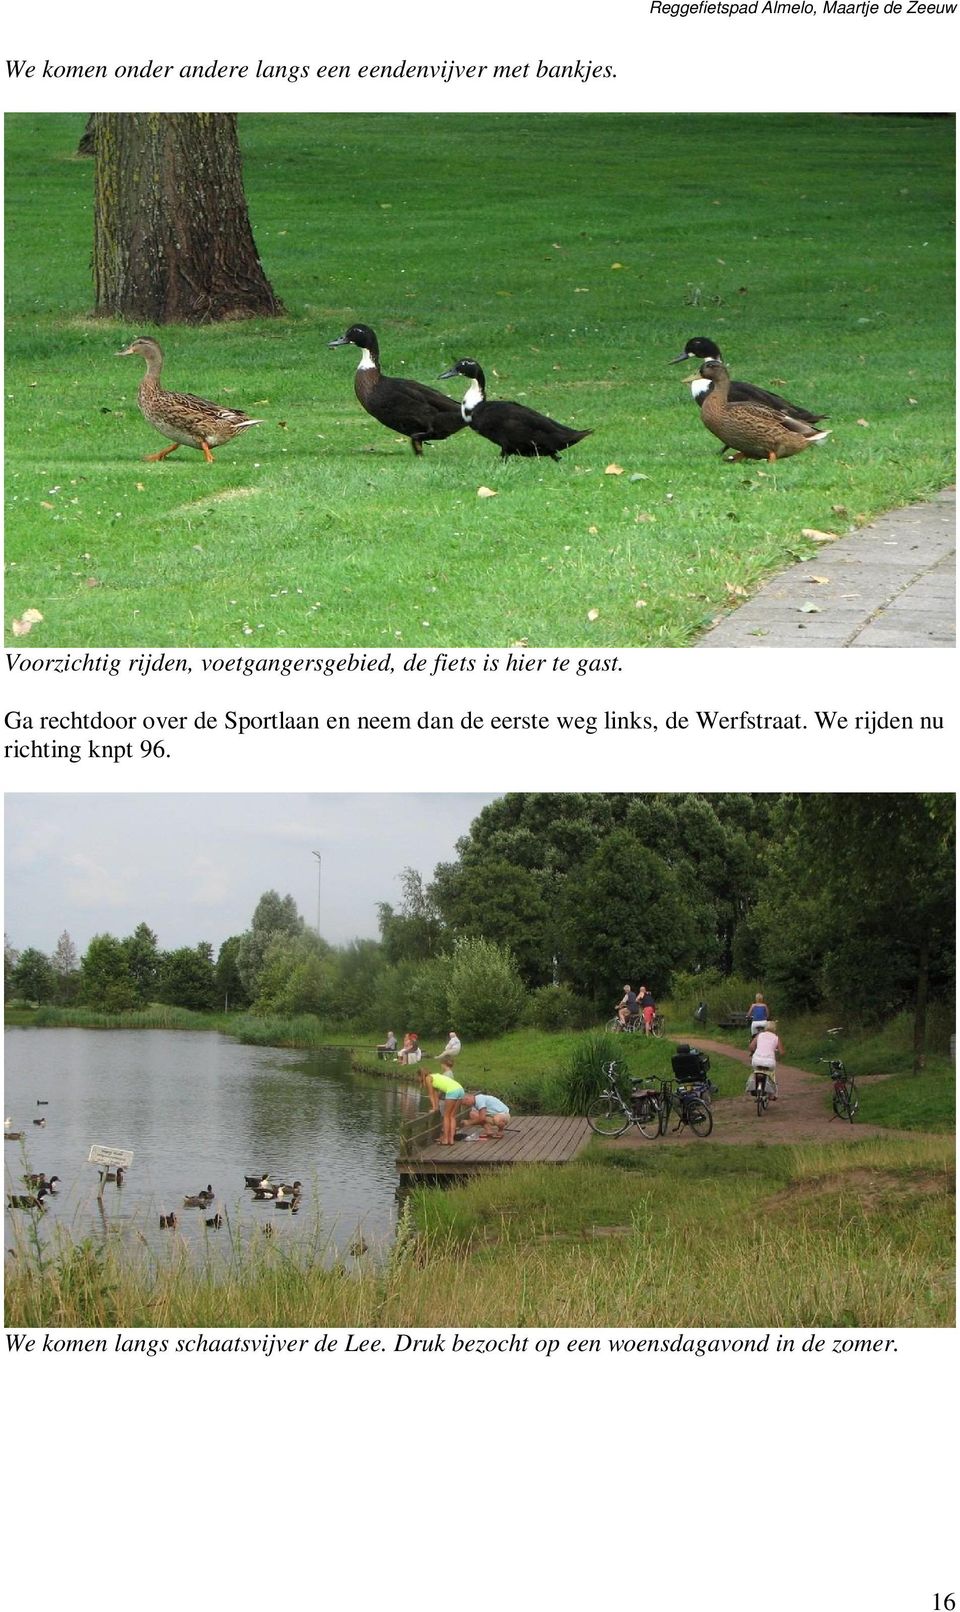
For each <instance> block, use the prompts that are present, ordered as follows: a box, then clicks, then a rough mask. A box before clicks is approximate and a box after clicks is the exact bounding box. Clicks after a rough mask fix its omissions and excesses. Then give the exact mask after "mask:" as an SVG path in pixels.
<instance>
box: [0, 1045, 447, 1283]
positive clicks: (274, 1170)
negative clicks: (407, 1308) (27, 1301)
mask: <svg viewBox="0 0 960 1612" xmlns="http://www.w3.org/2000/svg"><path fill="white" fill-rule="evenodd" d="M5 1054H6V1079H5V1093H6V1095H5V1106H4V1113H5V1114H6V1115H9V1117H10V1119H11V1121H12V1128H13V1129H14V1130H23V1131H24V1132H25V1135H24V1139H23V1141H22V1142H20V1143H17V1142H11V1141H7V1142H5V1143H4V1166H5V1176H6V1185H5V1190H6V1192H7V1193H9V1192H24V1191H26V1190H27V1189H26V1188H25V1187H24V1185H23V1182H22V1180H21V1177H22V1176H23V1175H24V1174H25V1173H26V1172H28V1171H33V1172H36V1171H41V1170H42V1171H43V1172H44V1173H45V1174H46V1175H47V1176H51V1175H58V1176H59V1177H60V1188H59V1191H58V1192H57V1193H56V1194H55V1195H54V1196H52V1197H49V1198H47V1200H46V1213H44V1214H43V1215H39V1216H32V1215H30V1214H28V1213H24V1212H23V1211H17V1210H10V1209H9V1208H8V1209H7V1224H6V1232H7V1239H6V1246H7V1247H8V1248H9V1247H11V1246H13V1245H14V1242H15V1240H16V1238H18V1237H19V1238H20V1239H21V1240H22V1239H23V1237H24V1236H25V1235H26V1234H27V1233H28V1232H29V1227H30V1222H31V1221H32V1220H34V1219H36V1221H37V1223H38V1225H39V1226H40V1228H41V1235H42V1236H43V1237H44V1238H47V1237H49V1235H50V1233H51V1231H52V1230H53V1229H54V1228H56V1227H57V1226H62V1227H67V1228H69V1230H70V1231H71V1233H72V1234H73V1235H74V1236H76V1237H82V1236H87V1235H97V1236H102V1235H103V1234H104V1231H105V1230H106V1231H107V1232H108V1233H109V1232H114V1233H116V1234H117V1235H118V1236H119V1237H120V1238H121V1239H125V1241H126V1242H127V1243H128V1244H129V1245H130V1247H131V1248H134V1247H139V1248H141V1249H142V1248H144V1247H145V1246H146V1247H149V1248H151V1249H154V1250H156V1249H157V1248H159V1247H161V1246H169V1245H170V1243H171V1241H172V1239H173V1238H174V1237H175V1238H177V1239H181V1240H185V1241H186V1244H187V1246H188V1247H191V1248H194V1249H196V1250H208V1251H212V1252H213V1253H214V1255H215V1256H216V1254H217V1249H218V1248H219V1247H220V1245H221V1244H222V1251H223V1254H224V1255H227V1254H228V1253H229V1251H230V1249H231V1247H233V1246H234V1245H235V1243H236V1241H237V1238H238V1237H239V1239H240V1240H241V1241H243V1240H246V1239H247V1238H248V1237H251V1236H260V1235H261V1232H262V1228H263V1227H264V1226H268V1225H269V1226H270V1227H271V1233H270V1234H271V1235H272V1236H274V1237H280V1238H283V1239H290V1240H291V1241H298V1242H303V1241H304V1240H306V1239H309V1240H310V1242H311V1243H315V1244H316V1245H317V1249H318V1257H319V1258H322V1259H324V1260H325V1261H327V1262H332V1261H333V1260H334V1259H336V1258H338V1257H344V1256H346V1255H347V1254H348V1250H349V1248H350V1245H351V1244H352V1243H354V1242H355V1240H356V1238H357V1235H358V1232H359V1233H361V1234H362V1237H363V1239H364V1241H365V1242H366V1243H367V1244H368V1245H369V1246H370V1249H371V1252H375V1251H377V1250H383V1249H384V1248H386V1247H388V1246H389V1243H390V1241H391V1239H392V1236H393V1231H394V1227H395V1224H396V1213H397V1199H396V1190H397V1173H396V1168H395V1159H396V1154H397V1138H398V1135H399V1130H400V1125H401V1121H402V1120H403V1119H405V1118H411V1117H413V1115H414V1114H416V1113H417V1112H418V1111H419V1110H420V1108H421V1106H422V1104H423V1103H424V1102H425V1099H424V1098H423V1096H422V1093H421V1090H420V1088H419V1086H418V1085H416V1084H410V1083H408V1081H407V1080H406V1079H404V1080H395V1079H391V1078H389V1077H387V1078H383V1079H380V1078H376V1077H374V1076H369V1075H358V1074H356V1073H354V1072H353V1071H352V1070H351V1069H350V1065H349V1055H348V1053H347V1052H345V1051H343V1050H340V1049H332V1048H331V1049H324V1050H322V1051H310V1052H302V1051H290V1050H287V1049H285V1048H278V1047H248V1046H242V1045H240V1044H239V1043H237V1042H235V1041H232V1040H231V1039H230V1038H229V1037H227V1036H222V1035H218V1034H216V1033H212V1032H201V1031H190V1030H186V1031H168V1030H77V1029H39V1028H38V1029H32V1028H27V1029H19V1028H11V1029H8V1030H7V1031H6V1032H5ZM38 1099H41V1100H45V1105H46V1106H40V1105H39V1104H38ZM39 1118H43V1119H44V1120H45V1122H46V1123H45V1125H44V1126H43V1127H40V1126H36V1125H34V1124H33V1121H34V1120H35V1119H39ZM93 1143H99V1144H100V1145H102V1146H107V1147H122V1148H127V1149H130V1150H131V1151H132V1152H133V1155H134V1158H133V1165H132V1167H131V1169H130V1170H129V1171H128V1172H127V1175H126V1179H125V1180H124V1182H123V1184H122V1186H121V1187H120V1188H119V1189H118V1188H117V1187H116V1186H115V1185H114V1184H112V1183H109V1184H108V1185H107V1186H106V1187H105V1189H104V1194H103V1206H102V1212H101V1208H100V1205H99V1204H98V1200H97V1190H98V1186H99V1174H98V1171H97V1169H96V1167H95V1166H94V1165H91V1164H87V1163H86V1158H87V1154H88V1153H89V1151H90V1147H91V1145H92V1144H93ZM260 1171H267V1172H269V1174H270V1176H271V1179H273V1180H275V1181H287V1182H290V1181H295V1180H300V1181H302V1182H303V1196H302V1199H301V1202H300V1207H299V1210H298V1213H297V1214H296V1215H291V1214H290V1212H289V1211H287V1212H285V1213H284V1212H281V1211H279V1210H278V1209H277V1207H276V1205H275V1204H273V1203H270V1202H267V1203H257V1202H255V1201H254V1199H253V1195H252V1193H251V1192H249V1191H246V1190H245V1189H244V1176H246V1175H252V1174H254V1173H256V1172H260ZM208 1183H209V1184H210V1185H212V1187H213V1190H214V1194H215V1199H216V1201H215V1204H214V1205H212V1206H211V1207H209V1208H208V1209H207V1210H206V1211H203V1210H199V1209H186V1208H184V1207H183V1199H184V1196H185V1195H186V1194H196V1193H199V1192H200V1191H201V1189H203V1188H205V1187H206V1186H207V1185H208ZM5 1201H6V1200H5ZM170 1210H175V1211H176V1214H177V1222H178V1224H177V1228H176V1232H175V1233H173V1234H171V1233H170V1232H169V1231H161V1230H160V1223H159V1222H160V1214H161V1213H162V1212H169V1211H170ZM217 1211H219V1212H220V1213H221V1214H223V1216H224V1217H225V1219H226V1222H227V1228H226V1230H224V1231H221V1232H219V1233H215V1232H213V1231H210V1230H208V1229H207V1227H206V1225H205V1221H206V1219H207V1217H208V1216H213V1214H214V1213H215V1212H217ZM11 1222H12V1224H11Z"/></svg>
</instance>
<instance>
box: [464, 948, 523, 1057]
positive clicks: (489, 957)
mask: <svg viewBox="0 0 960 1612" xmlns="http://www.w3.org/2000/svg"><path fill="white" fill-rule="evenodd" d="M523 1000H524V991H523V984H522V982H521V979H520V975H519V973H518V971H517V964H516V959H515V958H514V957H513V955H512V954H511V953H510V951H508V949H507V948H506V946H496V945H494V944H493V942H492V941H489V940H464V941H461V942H460V944H459V945H458V946H457V948H456V951H455V952H454V954H453V959H452V962H451V966H450V984H449V990H448V995H447V1005H448V1007H449V1009H450V1024H451V1026H452V1027H453V1028H454V1029H455V1030H457V1031H458V1032H460V1033H461V1034H463V1035H467V1036H493V1035H502V1034H503V1032H504V1031H505V1030H510V1029H512V1028H513V1026H514V1025H515V1024H516V1022H517V1020H518V1019H519V1017H520V1013H521V1011H522V1008H523Z"/></svg>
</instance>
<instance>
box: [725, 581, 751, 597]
mask: <svg viewBox="0 0 960 1612" xmlns="http://www.w3.org/2000/svg"><path fill="white" fill-rule="evenodd" d="M723 585H724V587H725V588H726V590H727V592H728V593H730V594H733V595H734V596H735V597H736V598H738V599H745V598H746V597H747V590H746V588H742V587H741V586H740V583H739V582H725V583H724V584H723Z"/></svg>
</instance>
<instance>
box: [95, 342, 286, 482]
mask: <svg viewBox="0 0 960 1612" xmlns="http://www.w3.org/2000/svg"><path fill="white" fill-rule="evenodd" d="M132 354H139V356H140V357H141V358H142V359H144V360H145V362H146V366H147V372H146V374H145V375H144V377H143V380H142V381H141V382H140V388H139V390H138V392H137V402H138V404H139V405H140V413H141V414H142V415H143V417H144V419H145V420H146V421H147V422H148V424H150V425H152V426H153V427H154V428H155V429H156V430H157V431H159V432H160V435H161V436H162V437H170V439H171V440H172V442H173V446H172V447H171V448H161V450H160V452H159V453H148V454H146V455H145V458H146V462H147V463H148V464H152V463H154V462H155V461H156V460H158V459H166V458H167V457H168V456H169V455H170V454H171V453H176V451H177V449H178V448H180V447H184V448H199V449H200V450H201V451H202V453H203V457H204V458H205V459H206V461H207V464H208V465H212V464H213V454H212V453H211V452H210V449H211V448H222V447H223V445H224V443H225V442H230V441H232V439H233V438H234V437H236V436H239V435H240V432H241V431H246V429H247V427H248V426H251V425H263V421H262V420H252V419H251V418H250V416H249V414H243V413H241V411H240V410H239V409H223V408H221V407H220V405H219V403H209V402H208V401H207V400H206V398H202V397H192V396H191V395H190V393H189V392H165V391H164V389H163V387H162V386H161V385H160V371H161V370H162V368H163V349H162V348H161V346H160V343H159V342H158V341H154V339H153V337H152V336H138V337H137V339H136V341H132V342H131V343H130V346H129V347H121V349H120V351H119V353H118V354H117V357H118V358H127V357H130V356H131V355H132Z"/></svg>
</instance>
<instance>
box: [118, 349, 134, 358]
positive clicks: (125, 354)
mask: <svg viewBox="0 0 960 1612" xmlns="http://www.w3.org/2000/svg"><path fill="white" fill-rule="evenodd" d="M114 356H115V357H116V358H130V357H132V356H135V354H134V350H133V348H132V347H121V348H120V351H119V352H118V353H116V354H115V355H114Z"/></svg>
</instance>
